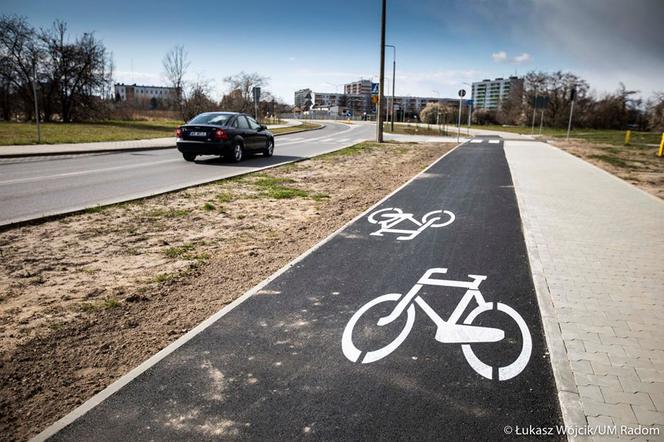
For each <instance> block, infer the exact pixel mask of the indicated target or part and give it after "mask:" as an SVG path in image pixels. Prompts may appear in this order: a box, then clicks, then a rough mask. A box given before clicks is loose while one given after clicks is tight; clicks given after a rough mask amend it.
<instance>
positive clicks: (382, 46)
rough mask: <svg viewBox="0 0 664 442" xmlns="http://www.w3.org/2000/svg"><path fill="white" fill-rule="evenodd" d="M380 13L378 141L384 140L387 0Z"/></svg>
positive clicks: (383, 3)
mask: <svg viewBox="0 0 664 442" xmlns="http://www.w3.org/2000/svg"><path fill="white" fill-rule="evenodd" d="M381 3H382V8H381V13H380V77H379V79H378V107H377V109H376V142H377V143H382V142H383V93H384V92H385V91H384V87H385V84H384V83H385V12H386V11H385V9H386V7H387V0H383V1H382V2H381Z"/></svg>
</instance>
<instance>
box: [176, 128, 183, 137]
mask: <svg viewBox="0 0 664 442" xmlns="http://www.w3.org/2000/svg"><path fill="white" fill-rule="evenodd" d="M175 136H176V137H178V138H182V129H181V128H179V127H178V128H177V129H175Z"/></svg>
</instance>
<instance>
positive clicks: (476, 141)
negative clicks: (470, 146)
mask: <svg viewBox="0 0 664 442" xmlns="http://www.w3.org/2000/svg"><path fill="white" fill-rule="evenodd" d="M470 142H471V143H476V144H477V143H481V142H482V140H480V139H478V138H473V139H472V140H470Z"/></svg>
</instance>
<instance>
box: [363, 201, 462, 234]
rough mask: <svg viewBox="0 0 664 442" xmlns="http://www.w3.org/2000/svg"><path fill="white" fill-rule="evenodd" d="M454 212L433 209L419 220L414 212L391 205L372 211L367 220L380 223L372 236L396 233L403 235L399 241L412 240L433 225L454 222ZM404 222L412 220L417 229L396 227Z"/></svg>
mask: <svg viewBox="0 0 664 442" xmlns="http://www.w3.org/2000/svg"><path fill="white" fill-rule="evenodd" d="M443 215H446V216H447V218H448V219H447V220H446V221H442V220H443ZM454 219H455V216H454V213H452V212H450V211H449V210H432V211H431V212H429V213H426V214H425V215H424V216H423V217H422V220H418V219H416V218H415V216H414V215H413V214H412V213H404V211H403V210H401V209H399V208H397V207H394V208H392V207H390V208H386V209H379V210H376V211H375V212H373V213H371V214H370V215H369V216H368V217H367V220H368V221H369V222H370V223H371V224H378V225H380V229H378V230H376V231H375V232H372V233H371V235H372V236H383V234H384V233H394V234H398V235H401V236H398V237H397V240H398V241H410V240H411V239H414V238H416V237H417V236H418V235H419V234H420V233H422V232H423V231H425V230H426V229H428V228H430V227H432V228H436V227H445V226H448V225H450V224H452V223H453V222H454ZM403 222H410V223H412V224H415V226H416V229H414V230H413V229H398V228H396V227H397V226H398V225H399V224H401V223H403Z"/></svg>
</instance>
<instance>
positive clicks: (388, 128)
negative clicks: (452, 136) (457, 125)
mask: <svg viewBox="0 0 664 442" xmlns="http://www.w3.org/2000/svg"><path fill="white" fill-rule="evenodd" d="M383 127H384V130H385V132H386V133H393V134H403V135H437V136H443V135H449V130H444V128H448V127H449V126H447V127H445V126H443V125H442V124H441V125H440V126H436V125H435V124H428V125H427V126H426V127H424V125H422V126H414V125H409V124H398V123H395V124H394V131H392V125H391V124H390V123H385V124H384V126H383Z"/></svg>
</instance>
